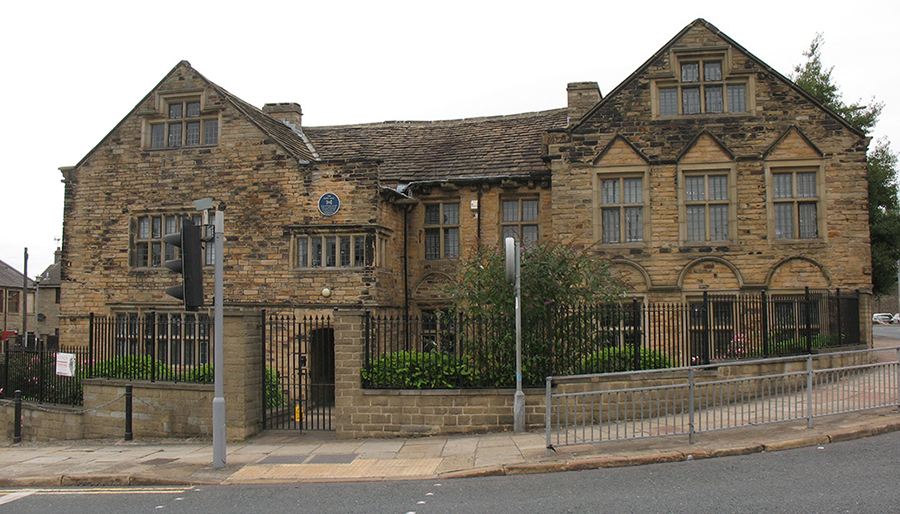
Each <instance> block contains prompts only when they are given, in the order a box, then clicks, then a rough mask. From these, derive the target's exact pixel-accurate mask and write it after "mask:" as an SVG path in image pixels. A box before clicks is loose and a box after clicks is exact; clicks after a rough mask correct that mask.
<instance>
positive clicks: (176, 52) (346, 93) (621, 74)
mask: <svg viewBox="0 0 900 514" xmlns="http://www.w3.org/2000/svg"><path fill="white" fill-rule="evenodd" d="M696 18H704V19H706V20H707V21H709V22H710V23H712V24H713V25H715V26H716V27H718V28H719V30H721V31H722V32H724V33H725V34H727V35H728V36H730V37H731V38H732V39H734V40H735V41H737V42H738V43H739V44H741V45H742V46H744V47H745V48H747V49H748V50H749V51H750V52H751V53H753V54H755V55H756V56H757V57H758V58H760V59H762V60H763V61H764V62H766V63H767V64H769V65H770V66H772V67H773V68H775V69H776V70H778V71H779V72H781V73H782V74H783V75H785V76H789V75H790V74H791V73H792V72H793V68H794V66H795V65H796V64H799V63H801V62H804V61H805V58H804V57H803V55H802V53H803V51H804V50H806V49H807V48H809V43H810V42H811V41H812V39H813V38H814V37H815V35H816V33H817V32H821V33H823V34H824V37H825V45H824V47H823V60H824V62H825V64H826V65H828V66H833V67H834V73H833V79H834V81H835V83H837V84H838V85H839V86H840V89H841V91H842V93H843V95H844V99H845V100H846V101H848V102H850V101H855V100H863V101H869V100H870V99H871V98H872V97H875V98H876V99H877V100H879V101H881V102H883V103H884V104H885V108H884V112H883V114H882V116H881V120H880V122H879V124H878V126H877V128H876V132H875V134H874V137H875V138H879V137H883V136H887V137H888V138H889V139H891V138H892V139H893V140H894V141H895V143H894V146H893V149H894V151H895V152H896V151H898V150H900V119H898V117H900V92H898V91H900V86H898V85H900V76H898V75H900V66H897V58H898V55H900V44H898V41H900V39H898V37H897V34H896V33H895V32H894V31H895V30H897V28H898V26H900V3H898V2H896V0H892V1H866V0H858V1H855V2H829V1H823V2H818V3H815V4H814V3H812V2H787V1H783V0H780V1H768V0H756V1H754V2H725V1H722V0H719V1H716V2H707V1H687V2H671V1H665V2H663V1H655V0H650V1H646V0H645V1H643V2H613V1H609V0H594V1H578V2H567V1H565V0H544V1H540V2H537V1H530V0H517V1H496V2H495V1H491V0H480V1H456V2H440V3H438V2H429V1H424V0H419V1H414V2H394V1H388V0H380V1H372V0H370V1H361V2H340V1H328V0H317V1H305V0H292V1H285V2H270V1H265V0H256V1H245V2H234V1H231V0H223V1H218V2H216V1H204V2H194V1H192V0H180V1H177V2H176V1H167V0H163V1H156V2H149V3H146V2H130V1H124V0H116V1H112V2H99V1H91V0H86V1H81V2H72V1H64V2H62V1H55V0H51V1H45V2H7V3H6V4H5V6H4V8H3V21H2V30H0V43H2V48H4V49H5V50H4V61H5V62H6V65H5V70H6V71H5V72H4V74H3V79H2V80H0V93H2V95H0V97H2V98H3V99H4V100H5V102H6V108H5V112H6V114H5V120H6V121H5V122H4V123H2V124H0V131H2V137H0V141H2V145H3V146H2V149H3V158H4V161H5V162H4V166H3V169H2V171H0V194H2V200H0V220H2V232H0V236H2V237H0V259H2V260H3V261H4V262H6V263H7V264H10V265H12V266H13V267H15V268H16V269H18V270H20V271H21V270H22V264H23V248H25V247H28V253H29V264H28V275H29V276H30V277H34V276H35V275H37V274H39V273H40V272H41V271H43V270H44V269H45V268H46V267H47V266H48V265H50V264H51V263H52V261H53V250H54V249H55V248H56V247H57V246H58V245H59V244H60V242H59V238H61V237H62V210H63V186H62V183H61V179H62V175H61V174H60V172H59V169H58V168H59V167H61V166H71V165H74V164H76V163H78V161H79V160H80V159H81V158H82V157H84V156H85V155H86V154H87V153H88V152H89V151H90V150H91V149H92V148H93V147H94V146H95V145H96V144H97V143H99V142H100V141H101V140H102V139H103V137H104V136H106V134H107V133H108V132H109V131H110V130H112V128H113V127H114V126H115V125H116V123H118V122H119V121H121V119H122V118H123V117H125V115H127V114H128V112H129V111H130V110H131V109H132V108H133V107H134V106H135V105H136V104H137V103H138V102H139V101H140V100H141V98H143V97H144V95H146V94H147V93H148V92H149V91H150V90H151V89H152V88H153V87H154V86H155V85H156V84H157V83H158V82H159V81H160V80H161V79H162V78H163V76H164V75H165V74H166V73H168V72H169V71H170V70H171V69H172V68H173V67H174V66H175V65H176V64H177V63H178V62H179V61H181V60H187V61H190V63H191V64H192V65H193V66H194V68H196V69H197V70H198V71H200V72H201V73H203V74H204V75H205V76H206V77H207V78H208V79H210V80H212V81H213V82H215V83H217V84H218V85H220V86H222V87H224V88H225V89H227V90H229V91H230V92H232V93H233V94H235V95H237V96H238V97H240V98H242V99H244V100H245V101H247V102H249V103H251V104H253V105H256V106H258V107H261V106H262V105H263V104H264V103H267V102H297V103H299V104H300V105H302V107H303V112H304V118H303V124H304V125H306V126H321V125H341V124H355V123H366V122H380V121H387V120H440V119H457V118H466V117H475V116H489V115H498V114H514V113H520V112H531V111H540V110H545V109H555V108H559V107H564V106H565V104H566V84H567V83H569V82H579V81H596V82H598V83H599V85H600V90H601V92H602V93H603V94H606V93H607V92H609V91H611V90H612V89H613V88H615V86H616V85H618V84H619V83H620V82H621V81H622V80H624V79H625V78H626V77H627V76H628V75H629V74H630V73H631V72H633V71H634V70H635V69H637V68H638V67H639V66H640V65H641V64H643V62H644V61H645V60H647V58H649V57H650V55H651V54H653V53H654V52H655V51H656V50H658V49H659V48H660V47H661V46H662V45H664V44H665V43H666V42H667V41H669V39H671V38H672V37H673V36H674V35H675V34H676V33H677V32H678V31H680V30H681V29H682V28H684V27H685V26H686V25H688V24H689V23H691V22H692V21H693V20H694V19H696ZM874 145H875V143H874V141H873V143H872V144H871V145H870V147H874Z"/></svg>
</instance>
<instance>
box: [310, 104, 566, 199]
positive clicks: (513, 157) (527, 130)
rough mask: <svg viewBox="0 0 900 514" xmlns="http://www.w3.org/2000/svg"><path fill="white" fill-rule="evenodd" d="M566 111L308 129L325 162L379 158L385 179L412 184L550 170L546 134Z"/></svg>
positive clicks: (561, 120) (560, 124)
mask: <svg viewBox="0 0 900 514" xmlns="http://www.w3.org/2000/svg"><path fill="white" fill-rule="evenodd" d="M565 123H566V110H565V109H556V110H552V111H542V112H534V113H526V114H515V115H510V116H494V117H485V118H470V119H461V120H450V121H388V122H384V123H373V124H364V125H343V126H333V127H305V128H304V129H303V132H304V134H306V136H307V137H308V138H309V140H310V142H311V143H312V145H313V146H314V147H315V149H316V152H317V153H318V155H319V156H320V157H321V158H322V159H325V160H351V159H376V160H379V161H381V179H382V180H386V181H398V182H412V181H430V180H447V179H466V178H474V177H491V176H497V177H501V176H510V177H523V176H531V175H535V174H541V173H546V172H547V171H548V168H547V164H546V163H545V162H544V160H543V134H544V133H545V132H546V131H547V130H548V129H551V128H558V127H563V126H565Z"/></svg>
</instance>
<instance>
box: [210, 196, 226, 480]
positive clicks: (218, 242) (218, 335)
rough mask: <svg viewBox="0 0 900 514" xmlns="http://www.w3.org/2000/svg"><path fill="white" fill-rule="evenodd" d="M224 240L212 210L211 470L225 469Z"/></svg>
mask: <svg viewBox="0 0 900 514" xmlns="http://www.w3.org/2000/svg"><path fill="white" fill-rule="evenodd" d="M224 239H225V214H224V213H223V212H222V211H216V218H215V239H214V244H215V256H216V264H215V278H216V284H215V293H214V294H215V299H214V302H215V305H214V316H215V320H214V325H213V326H214V330H213V335H214V339H213V348H214V357H213V358H214V361H213V370H214V371H213V375H214V376H213V380H214V381H215V385H214V393H213V394H214V397H213V402H212V413H213V467H214V468H224V467H225V387H224V378H223V376H224V371H225V348H224V339H225V336H224V333H223V331H224V328H223V327H224V322H223V319H222V318H223V309H222V303H223V301H224V296H225V294H224V287H223V285H222V284H223V283H222V278H223V275H224V273H223V270H224V265H223V262H224V260H225V253H224V246H225V244H224Z"/></svg>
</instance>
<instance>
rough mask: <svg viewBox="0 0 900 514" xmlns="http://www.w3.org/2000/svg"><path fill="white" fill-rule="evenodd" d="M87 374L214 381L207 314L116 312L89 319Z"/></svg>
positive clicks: (151, 379) (141, 378)
mask: <svg viewBox="0 0 900 514" xmlns="http://www.w3.org/2000/svg"><path fill="white" fill-rule="evenodd" d="M90 327H91V330H90V340H89V344H88V351H89V358H90V362H91V366H90V368H89V369H88V371H87V375H86V376H87V377H89V378H121V379H127V380H149V381H163V382H201V383H211V382H212V381H213V367H212V360H211V358H210V355H211V352H212V341H213V338H212V323H211V320H210V318H209V316H208V315H206V314H198V313H192V312H178V313H157V312H149V313H120V314H116V315H113V316H104V317H99V316H94V314H91V317H90Z"/></svg>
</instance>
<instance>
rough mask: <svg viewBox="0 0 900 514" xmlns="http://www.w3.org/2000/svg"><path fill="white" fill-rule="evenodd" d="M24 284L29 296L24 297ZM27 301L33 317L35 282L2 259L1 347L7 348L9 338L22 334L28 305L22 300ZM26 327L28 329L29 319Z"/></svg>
mask: <svg viewBox="0 0 900 514" xmlns="http://www.w3.org/2000/svg"><path fill="white" fill-rule="evenodd" d="M23 286H24V287H25V291H26V294H27V298H23V296H22V290H23ZM23 300H24V301H27V302H28V305H27V309H29V313H28V315H29V316H30V317H32V319H33V314H34V282H33V281H32V280H31V279H28V280H26V279H25V276H24V275H22V273H21V272H20V271H19V270H17V269H15V268H13V267H12V266H10V265H9V264H7V263H5V262H3V261H0V319H2V323H3V326H2V331H0V332H2V334H3V336H2V342H0V349H3V348H6V343H7V342H8V341H9V338H10V337H11V336H13V335H15V334H18V335H21V334H22V321H23V319H22V314H23V313H24V312H25V310H26V307H25V306H23V304H22V302H23ZM25 321H26V326H25V328H26V329H27V328H28V326H27V320H25Z"/></svg>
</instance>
